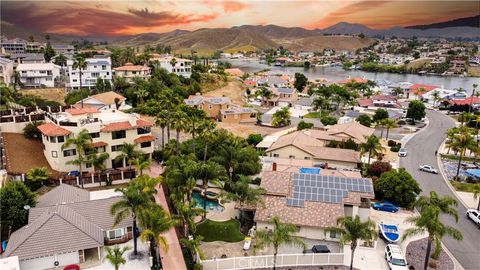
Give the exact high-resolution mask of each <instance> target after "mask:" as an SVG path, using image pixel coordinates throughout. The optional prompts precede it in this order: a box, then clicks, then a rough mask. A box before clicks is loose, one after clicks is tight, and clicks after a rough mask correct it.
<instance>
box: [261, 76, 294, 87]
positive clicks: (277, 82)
mask: <svg viewBox="0 0 480 270" xmlns="http://www.w3.org/2000/svg"><path fill="white" fill-rule="evenodd" d="M256 82H257V86H265V87H274V88H277V87H280V88H284V87H289V86H290V83H291V79H290V77H289V76H286V75H284V76H276V75H268V76H262V77H260V78H256Z"/></svg>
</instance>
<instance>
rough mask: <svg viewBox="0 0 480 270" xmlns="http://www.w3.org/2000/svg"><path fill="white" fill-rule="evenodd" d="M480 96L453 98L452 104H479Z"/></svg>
mask: <svg viewBox="0 0 480 270" xmlns="http://www.w3.org/2000/svg"><path fill="white" fill-rule="evenodd" d="M479 103H480V98H478V97H468V98H464V99H452V100H450V104H452V105H470V104H479Z"/></svg>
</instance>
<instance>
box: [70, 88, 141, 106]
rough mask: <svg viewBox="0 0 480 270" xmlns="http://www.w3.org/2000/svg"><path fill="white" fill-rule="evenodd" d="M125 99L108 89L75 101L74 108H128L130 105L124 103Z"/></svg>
mask: <svg viewBox="0 0 480 270" xmlns="http://www.w3.org/2000/svg"><path fill="white" fill-rule="evenodd" d="M126 100H127V99H126V98H125V97H124V96H122V95H120V94H118V93H115V92H113V91H108V92H104V93H100V94H96V95H93V96H89V97H86V98H84V99H82V100H80V101H79V102H77V103H75V105H74V106H75V108H79V109H80V108H82V106H83V107H89V108H95V109H98V110H109V109H117V110H128V109H131V108H132V107H131V106H130V105H128V104H126V103H125V101H126Z"/></svg>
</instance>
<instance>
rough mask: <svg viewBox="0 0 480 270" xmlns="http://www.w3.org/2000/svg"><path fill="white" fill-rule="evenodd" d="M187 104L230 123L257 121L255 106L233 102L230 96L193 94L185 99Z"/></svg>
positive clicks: (211, 116) (209, 115)
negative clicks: (243, 105)
mask: <svg viewBox="0 0 480 270" xmlns="http://www.w3.org/2000/svg"><path fill="white" fill-rule="evenodd" d="M184 102H185V104H187V105H190V106H193V107H195V108H197V109H201V110H204V111H205V112H206V113H207V115H208V117H210V118H213V119H216V120H218V121H222V122H228V123H251V122H256V119H257V118H256V114H257V112H256V111H255V110H254V109H253V108H248V107H241V106H240V105H237V104H233V103H232V102H231V100H230V98H228V97H209V96H202V95H200V93H197V94H196V95H191V96H189V97H188V99H185V100H184Z"/></svg>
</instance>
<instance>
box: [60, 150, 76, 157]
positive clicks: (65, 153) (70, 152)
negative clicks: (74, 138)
mask: <svg viewBox="0 0 480 270" xmlns="http://www.w3.org/2000/svg"><path fill="white" fill-rule="evenodd" d="M76 154H77V150H75V149H70V150H64V151H63V156H64V157H70V156H75V155H76Z"/></svg>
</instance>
